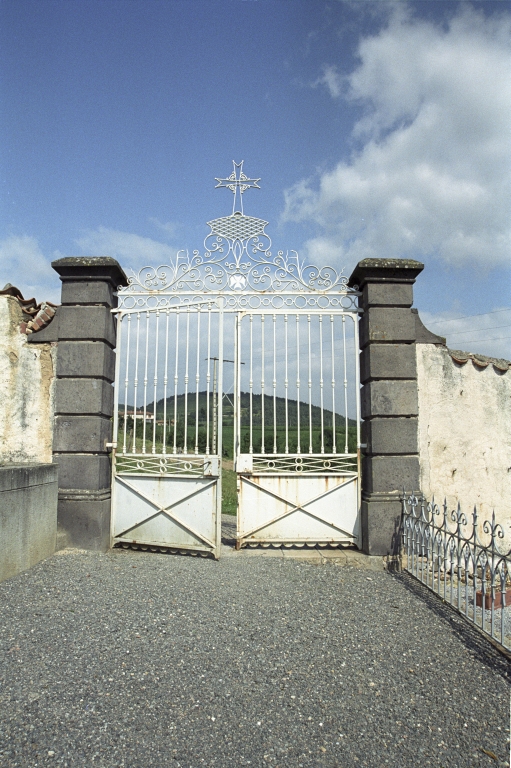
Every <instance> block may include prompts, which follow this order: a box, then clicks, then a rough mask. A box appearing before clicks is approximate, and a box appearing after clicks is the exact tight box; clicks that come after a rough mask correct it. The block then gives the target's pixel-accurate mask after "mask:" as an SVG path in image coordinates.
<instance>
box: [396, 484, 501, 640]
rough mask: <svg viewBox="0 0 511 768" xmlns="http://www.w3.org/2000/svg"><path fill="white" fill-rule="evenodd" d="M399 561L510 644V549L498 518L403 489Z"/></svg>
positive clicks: (494, 638)
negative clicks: (468, 513) (482, 516)
mask: <svg viewBox="0 0 511 768" xmlns="http://www.w3.org/2000/svg"><path fill="white" fill-rule="evenodd" d="M401 558H402V567H403V569H404V570H406V571H408V572H409V573H410V574H412V576H414V577H415V578H416V579H418V580H419V581H420V582H421V583H422V584H424V585H425V586H427V587H428V588H429V589H431V590H432V591H433V592H435V593H436V594H437V595H439V596H440V597H441V598H442V599H443V600H445V601H446V602H448V603H449V604H450V605H452V606H453V607H454V608H455V609H456V610H457V611H459V612H460V613H461V614H462V615H463V616H465V617H466V618H467V619H469V620H470V621H472V622H473V623H474V624H476V625H477V626H478V627H479V628H480V629H481V630H482V631H483V632H485V633H486V634H487V635H489V636H490V637H491V638H492V639H493V640H494V641H496V642H497V643H499V644H500V645H501V646H503V647H504V648H506V649H507V650H511V549H510V542H509V539H508V540H507V541H506V536H505V534H504V530H503V527H502V525H501V524H499V523H498V522H497V521H496V519H495V512H493V514H492V518H491V521H490V520H483V521H480V520H479V517H478V514H477V510H476V508H475V507H474V511H473V512H472V514H471V515H466V514H465V513H464V512H462V510H461V509H460V505H459V504H458V507H457V508H456V509H453V510H449V508H448V506H447V503H446V502H445V501H444V503H443V504H442V505H441V506H440V505H438V504H436V503H435V501H434V500H432V501H431V502H427V501H426V500H425V499H424V498H420V497H418V496H416V495H414V494H406V493H405V494H404V495H403V521H402V547H401Z"/></svg>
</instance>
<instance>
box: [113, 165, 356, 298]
mask: <svg viewBox="0 0 511 768" xmlns="http://www.w3.org/2000/svg"><path fill="white" fill-rule="evenodd" d="M242 166H243V163H234V171H233V173H232V174H231V176H230V177H227V178H226V179H217V181H218V182H219V184H217V186H223V187H227V188H228V189H230V190H231V191H232V192H233V193H234V195H235V202H234V205H233V212H232V214H231V215H229V216H223V217H221V218H219V219H213V220H211V221H208V226H209V228H210V232H209V233H208V235H206V237H205V239H204V250H203V251H199V250H194V251H193V252H192V253H191V254H190V252H189V251H187V250H180V251H178V252H177V253H176V256H175V259H173V260H172V261H171V262H170V263H169V264H161V265H160V266H158V267H150V266H145V267H142V269H140V270H139V271H138V272H134V271H132V272H131V274H130V275H129V276H128V285H127V286H126V287H121V288H119V296H120V297H122V296H123V295H130V294H134V293H151V294H155V293H159V292H161V293H167V294H169V293H181V294H182V293H183V292H189V291H197V292H199V293H212V292H215V293H218V292H222V293H227V294H239V293H252V294H254V293H255V294H258V293H263V292H274V293H276V292H288V293H290V292H292V293H313V294H314V293H315V294H318V293H321V294H325V293H328V292H338V293H345V294H353V295H358V294H357V288H356V287H353V288H350V287H348V277H347V276H346V275H344V270H341V271H340V272H338V271H337V270H336V269H334V267H331V266H323V267H320V266H315V265H312V264H306V263H305V261H304V260H302V259H300V257H299V256H298V253H297V252H296V251H294V250H289V251H282V250H280V251H278V252H277V254H276V255H273V254H272V251H271V245H272V244H271V238H270V236H269V235H268V233H267V232H266V227H267V226H268V222H267V221H264V220H263V219H258V218H255V217H253V216H246V215H245V214H244V213H243V205H242V195H243V192H245V191H246V190H247V189H249V188H250V187H256V188H258V189H259V187H258V186H257V182H258V181H259V179H248V177H247V176H245V174H243V172H242ZM251 182H253V183H251ZM236 196H237V197H236ZM237 200H238V201H239V203H237V202H236V201H237Z"/></svg>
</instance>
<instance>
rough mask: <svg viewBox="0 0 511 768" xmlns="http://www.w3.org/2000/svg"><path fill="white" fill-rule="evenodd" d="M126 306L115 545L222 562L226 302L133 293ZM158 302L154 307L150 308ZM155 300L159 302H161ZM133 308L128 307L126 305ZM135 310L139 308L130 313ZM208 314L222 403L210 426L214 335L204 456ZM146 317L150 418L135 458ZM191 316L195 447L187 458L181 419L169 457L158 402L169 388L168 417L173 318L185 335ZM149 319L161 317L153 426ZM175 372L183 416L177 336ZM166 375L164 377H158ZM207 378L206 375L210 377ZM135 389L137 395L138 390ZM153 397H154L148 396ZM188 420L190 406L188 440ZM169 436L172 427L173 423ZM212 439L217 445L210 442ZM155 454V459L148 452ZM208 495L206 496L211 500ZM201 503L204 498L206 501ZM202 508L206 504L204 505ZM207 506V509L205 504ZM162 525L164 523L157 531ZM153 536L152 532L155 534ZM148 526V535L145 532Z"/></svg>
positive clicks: (115, 450)
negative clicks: (202, 397) (203, 326)
mask: <svg viewBox="0 0 511 768" xmlns="http://www.w3.org/2000/svg"><path fill="white" fill-rule="evenodd" d="M119 296H120V299H121V301H120V306H119V307H117V308H116V309H114V310H112V311H113V312H114V313H116V314H117V349H116V371H115V390H114V402H115V406H114V424H113V434H114V442H113V444H112V518H111V520H112V524H111V542H112V545H113V544H116V543H118V544H121V545H122V546H126V547H129V546H131V547H136V548H139V547H140V548H141V549H152V550H157V549H160V550H170V551H181V552H185V551H191V552H193V553H196V552H198V553H200V554H203V555H207V554H212V555H213V557H215V558H216V559H218V558H219V557H220V548H221V508H222V473H221V455H222V421H223V420H222V400H223V398H222V392H223V364H222V361H223V337H224V329H223V306H222V302H219V301H217V300H216V299H215V298H214V297H209V298H208V299H206V300H202V301H201V300H195V301H188V302H182V303H181V302H179V303H175V299H176V297H175V295H165V294H158V296H157V297H156V296H155V294H154V292H151V293H150V294H147V293H145V294H144V293H139V292H133V291H132V292H130V293H129V295H126V296H125V295H124V294H123V293H122V291H121V290H120V291H119ZM149 299H153V301H149ZM154 300H156V301H154ZM126 305H128V307H127V306H126ZM130 305H133V306H130ZM204 308H207V311H208V312H209V313H212V312H213V313H214V314H215V315H217V316H218V358H219V365H218V368H217V377H216V382H215V383H216V385H217V392H216V401H215V392H214V391H213V392H212V393H211V394H212V395H213V406H212V407H213V414H211V415H212V416H213V418H212V419H210V418H209V417H210V414H209V409H210V406H209V403H210V385H211V371H210V354H209V353H210V351H211V335H210V334H208V344H207V352H208V365H207V376H206V381H207V389H206V393H207V409H208V419H207V428H208V433H207V434H208V436H207V443H206V451H205V452H204V453H199V450H198V417H199V412H198V411H199V405H198V404H199V390H198V386H199V383H200V372H201V369H200V362H201V361H200V350H201V344H200V339H199V333H200V314H201V312H202V310H203V309H204ZM141 315H143V316H145V318H146V333H145V350H144V351H145V356H144V357H145V360H144V362H145V369H144V371H143V380H142V381H143V411H142V414H141V416H140V418H142V419H143V435H142V438H141V441H142V446H141V448H142V450H141V451H138V452H137V451H136V426H137V408H138V404H137V402H136V401H137V395H138V392H137V389H138V373H139V371H138V365H139V362H140V354H139V345H140V342H141V341H142V344H143V343H144V338H143V335H144V334H143V329H142V333H141V328H140V318H141ZM180 315H182V316H184V317H185V318H186V319H187V323H186V349H185V355H186V369H185V375H184V383H185V392H186V393H187V394H186V395H185V397H186V398H187V397H188V383H189V379H190V378H193V377H190V376H189V362H190V361H189V356H188V344H189V341H190V334H189V329H190V316H193V315H195V316H197V355H196V357H197V368H196V392H195V393H190V394H191V395H193V394H195V404H196V405H195V422H194V425H195V446H194V449H193V450H192V451H191V452H188V450H187V445H186V436H185V446H184V452H183V449H182V447H181V446H179V448H178V446H177V439H176V430H177V423H176V421H177V420H176V419H175V420H174V425H173V426H174V429H173V433H174V445H173V450H171V452H170V453H167V452H166V437H167V434H166V433H167V419H166V417H164V420H163V425H162V426H163V429H162V437H163V442H162V451H157V450H156V435H157V430H158V421H157V418H156V417H157V409H156V403H157V397H158V392H159V391H161V385H162V383H163V399H164V412H165V414H166V410H167V395H168V390H167V385H168V379H169V376H168V372H169V359H168V351H169V345H170V339H169V317H176V318H177V319H176V327H177V329H178V328H179V319H178V316H180ZM132 317H136V325H137V328H136V334H135V362H134V366H135V370H134V377H133V376H132V377H131V378H130V376H129V374H130V372H131V373H133V365H131V369H130V352H131V349H130V327H131V318H132ZM150 317H153V318H155V325H156V339H155V344H154V347H153V349H152V355H153V357H152V360H151V368H153V370H154V376H153V379H152V382H151V383H152V384H153V387H152V388H151V389H150V392H151V393H152V395H153V412H152V419H151V418H150V417H149V419H148V417H147V405H148V402H147V400H148V386H147V385H148V382H149V379H148V361H149V323H150ZM160 317H164V318H165V319H166V323H165V327H166V333H165V347H164V351H165V354H164V370H162V369H161V359H160V367H159V365H158V351H159V350H158V331H159V318H160ZM123 320H124V321H127V324H128V332H127V340H126V345H125V346H126V349H125V350H124V349H123V346H122V344H123V334H122V328H123ZM208 327H209V328H210V327H211V315H209V316H208ZM175 349H176V357H175V370H174V380H175V386H174V408H175V412H176V413H177V399H178V397H179V395H178V392H177V386H178V380H179V370H178V354H179V338H178V334H177V333H176V339H175ZM123 363H124V365H125V377H124V379H122V373H121V365H122V364H123ZM161 373H163V377H162V376H159V374H161ZM203 373H204V372H203ZM130 385H132V387H133V388H131V386H130ZM122 389H124V398H123V399H124V403H123V405H124V424H123V430H122V435H121V436H122V445H119V396H120V393H121V391H122ZM129 392H131V393H133V392H134V403H133V415H132V422H133V445H132V450H131V451H130V450H129V447H128V445H127V423H128V418H129V412H128V407H129V405H128V399H129V395H128V393H129ZM149 396H150V395H149ZM148 420H149V423H150V424H151V421H152V424H151V426H152V441H151V440H150V439H148V438H147V434H146V427H147V421H148ZM187 421H188V410H187V409H186V400H185V435H186V428H187ZM211 422H212V423H216V431H215V432H213V430H211V432H210V423H211ZM169 429H170V420H169ZM210 434H211V441H210ZM147 449H149V452H147ZM205 492H206V493H205ZM199 496H200V498H199ZM197 502H199V503H197ZM201 502H203V503H202V504H201ZM179 507H180V508H181V510H182V512H184V516H183V514H182V513H181V514H180V513H179V511H177V512H176V508H179ZM155 521H159V524H156V523H155ZM151 523H152V525H149V528H150V530H145V529H147V528H148V524H151ZM141 527H142V528H141Z"/></svg>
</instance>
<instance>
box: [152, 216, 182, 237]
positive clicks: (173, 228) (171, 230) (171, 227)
mask: <svg viewBox="0 0 511 768" xmlns="http://www.w3.org/2000/svg"><path fill="white" fill-rule="evenodd" d="M149 221H150V222H151V224H154V225H155V227H157V229H159V230H161V231H162V232H165V234H166V235H167V236H168V237H171V238H174V237H175V236H176V235H177V233H178V231H179V224H176V222H174V221H165V222H164V221H160V220H159V219H157V218H156V216H150V217H149Z"/></svg>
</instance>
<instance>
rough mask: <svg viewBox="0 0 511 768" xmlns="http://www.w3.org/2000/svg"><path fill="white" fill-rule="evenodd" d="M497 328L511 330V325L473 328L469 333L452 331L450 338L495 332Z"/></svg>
mask: <svg viewBox="0 0 511 768" xmlns="http://www.w3.org/2000/svg"><path fill="white" fill-rule="evenodd" d="M497 328H511V324H510V323H507V324H506V325H490V327H489V328H471V329H470V330H469V331H452V333H449V336H461V334H462V333H474V332H476V333H478V332H479V331H495V330H497Z"/></svg>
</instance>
